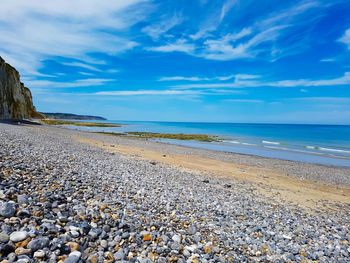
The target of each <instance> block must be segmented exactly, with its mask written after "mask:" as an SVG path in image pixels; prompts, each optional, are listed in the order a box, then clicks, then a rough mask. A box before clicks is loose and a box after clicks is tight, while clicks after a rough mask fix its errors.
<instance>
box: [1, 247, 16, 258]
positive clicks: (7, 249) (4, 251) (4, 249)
mask: <svg viewBox="0 0 350 263" xmlns="http://www.w3.org/2000/svg"><path fill="white" fill-rule="evenodd" d="M14 251H15V248H14V247H13V245H11V244H6V245H4V246H2V247H0V254H2V256H5V257H6V256H7V255H8V254H10V253H12V252H14Z"/></svg>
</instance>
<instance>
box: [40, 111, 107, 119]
mask: <svg viewBox="0 0 350 263" xmlns="http://www.w3.org/2000/svg"><path fill="white" fill-rule="evenodd" d="M41 113H42V114H44V115H45V116H46V118H48V119H60V120H100V121H105V120H107V119H106V118H104V117H100V116H91V115H78V114H72V113H58V112H56V113H51V112H41Z"/></svg>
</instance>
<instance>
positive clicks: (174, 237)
mask: <svg viewBox="0 0 350 263" xmlns="http://www.w3.org/2000/svg"><path fill="white" fill-rule="evenodd" d="M171 239H172V240H173V241H174V242H177V243H180V242H181V237H180V236H179V235H173V237H172V238H171Z"/></svg>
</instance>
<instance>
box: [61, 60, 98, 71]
mask: <svg viewBox="0 0 350 263" xmlns="http://www.w3.org/2000/svg"><path fill="white" fill-rule="evenodd" d="M61 64H62V65H65V66H69V67H77V68H84V69H89V70H92V71H98V72H100V71H101V70H100V69H98V68H96V67H95V66H91V65H89V64H86V63H81V62H62V63H61Z"/></svg>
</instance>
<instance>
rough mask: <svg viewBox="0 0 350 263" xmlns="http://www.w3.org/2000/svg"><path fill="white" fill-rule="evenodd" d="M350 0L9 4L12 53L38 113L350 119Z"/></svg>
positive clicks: (4, 15) (4, 23)
mask: <svg viewBox="0 0 350 263" xmlns="http://www.w3.org/2000/svg"><path fill="white" fill-rule="evenodd" d="M349 14H350V2H349V1H348V0H342V1H340V0H339V1H337V0H333V1H275V0H269V1H264V0H260V1H249V0H244V1H243V0H225V1H223V0H221V1H219V0H193V1H188V0H178V1H170V0H168V1H167V0H163V1H161V0H160V1H151V0H118V1H106V0H90V1H86V0H75V1H72V0H69V1H68V0H61V1H45V0H16V1H13V0H2V1H1V8H0V56H2V57H3V58H4V59H5V60H6V61H7V62H8V63H10V64H11V65H13V66H15V67H16V68H17V69H18V70H19V72H20V74H21V80H22V82H24V83H25V85H26V86H27V87H29V88H30V89H31V91H32V94H33V97H34V103H35V105H36V107H37V109H38V110H40V111H44V112H70V113H77V114H93V115H100V116H105V117H107V118H109V119H113V120H162V121H210V122H273V123H334V124H350V15H349Z"/></svg>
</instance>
